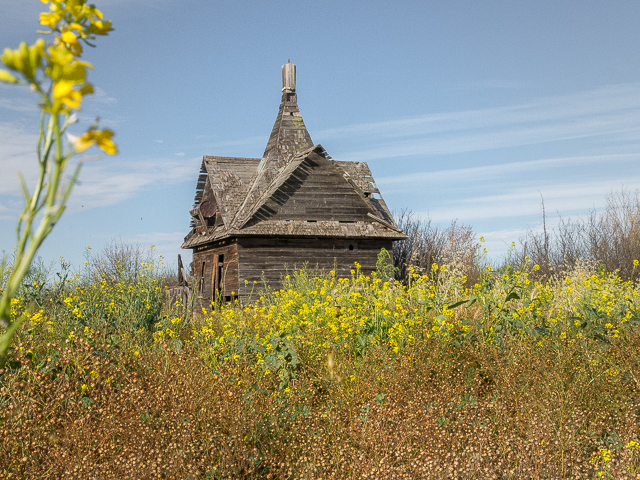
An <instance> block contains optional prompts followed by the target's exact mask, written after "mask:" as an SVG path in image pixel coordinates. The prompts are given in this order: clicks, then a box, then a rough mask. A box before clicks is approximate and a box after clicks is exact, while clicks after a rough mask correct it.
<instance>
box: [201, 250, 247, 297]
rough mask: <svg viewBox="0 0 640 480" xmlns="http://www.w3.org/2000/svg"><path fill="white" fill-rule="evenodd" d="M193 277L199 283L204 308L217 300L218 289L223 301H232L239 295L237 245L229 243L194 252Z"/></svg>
mask: <svg viewBox="0 0 640 480" xmlns="http://www.w3.org/2000/svg"><path fill="white" fill-rule="evenodd" d="M221 243H222V242H221ZM221 257H222V259H223V261H222V262H221V261H220V258H221ZM193 277H194V279H195V280H196V281H197V282H198V285H197V288H198V295H199V296H200V298H201V304H202V306H205V307H206V306H208V305H210V304H211V302H213V301H215V300H216V295H215V293H216V291H217V290H218V289H220V294H221V295H222V297H223V298H222V300H223V301H228V300H230V299H232V298H233V297H234V296H236V295H237V293H238V285H239V283H238V248H237V244H236V243H235V242H227V243H226V244H222V245H220V244H218V245H213V246H207V247H199V248H198V249H196V250H195V251H194V252H193Z"/></svg>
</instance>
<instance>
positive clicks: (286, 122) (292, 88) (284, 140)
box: [234, 61, 313, 222]
mask: <svg viewBox="0 0 640 480" xmlns="http://www.w3.org/2000/svg"><path fill="white" fill-rule="evenodd" d="M311 147H313V141H312V140H311V136H310V135H309V132H307V127H305V125H304V121H303V120H302V115H300V109H299V108H298V96H297V94H296V66H295V65H294V64H293V63H290V62H289V61H287V63H285V64H284V65H282V100H281V102H280V109H279V111H278V116H277V117H276V122H275V123H274V125H273V130H271V136H270V137H269V142H268V143H267V148H266V149H265V151H264V154H263V155H262V160H261V161H260V165H258V170H257V171H256V173H255V175H254V177H253V179H252V182H251V189H250V191H249V193H248V195H247V198H246V200H245V202H244V204H243V205H242V207H241V208H240V211H239V212H238V215H239V216H242V213H243V212H244V211H245V210H247V209H249V208H251V206H252V205H253V204H254V203H255V202H257V201H258V199H259V198H260V197H261V196H262V194H263V193H264V192H265V191H266V190H267V188H268V187H269V185H270V184H271V182H272V181H273V179H274V178H275V177H276V176H277V175H278V173H279V172H281V171H282V169H283V168H285V167H286V166H287V165H288V164H289V162H290V161H291V159H292V158H293V157H294V156H295V154H296V153H298V152H301V151H302V150H306V149H308V148H311ZM234 222H235V221H234Z"/></svg>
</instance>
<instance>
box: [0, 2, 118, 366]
mask: <svg viewBox="0 0 640 480" xmlns="http://www.w3.org/2000/svg"><path fill="white" fill-rule="evenodd" d="M41 2H42V3H44V4H45V5H47V6H48V7H49V11H48V12H44V13H42V14H40V23H41V24H42V25H43V26H44V27H46V28H47V30H45V31H39V32H38V33H41V34H44V35H51V36H52V38H51V37H49V38H50V40H45V39H44V38H39V39H38V40H37V41H36V42H35V43H34V44H33V45H31V46H29V45H27V44H26V43H24V42H23V43H21V44H20V46H19V47H18V48H17V49H15V50H12V49H10V48H7V49H5V50H4V52H3V54H2V55H1V56H0V60H1V61H2V63H3V64H4V66H5V67H6V69H0V81H2V82H5V83H12V84H18V85H28V86H29V87H30V88H31V90H32V91H33V92H34V93H35V94H36V95H37V96H38V105H39V106H40V109H41V115H40V134H39V137H38V143H37V156H38V164H39V173H38V179H37V181H36V184H35V186H34V187H33V190H32V191H29V189H28V187H27V185H26V183H25V181H24V178H23V177H22V176H21V175H19V180H20V185H21V187H22V192H23V195H24V199H25V206H24V209H23V210H22V213H21V215H20V217H19V219H18V224H17V228H16V231H17V246H16V249H15V255H14V259H13V265H12V268H11V269H10V273H9V275H8V277H7V278H6V281H5V283H4V288H3V290H2V297H1V298H0V327H3V328H4V329H6V330H5V332H4V333H3V335H2V336H1V337H0V368H2V367H3V366H4V363H5V360H6V355H7V351H8V349H9V345H10V342H11V338H12V337H13V335H14V333H15V332H16V330H17V328H18V327H19V326H20V324H21V323H22V321H24V320H25V317H24V315H23V316H21V317H19V318H17V319H16V318H13V319H12V318H11V299H12V298H14V297H15V295H16V294H17V292H18V290H19V289H20V287H21V285H22V282H23V280H24V277H25V275H26V274H27V271H28V269H29V266H30V265H31V262H32V260H33V258H34V256H35V254H36V252H37V250H38V248H39V247H40V245H41V244H42V242H43V241H44V239H45V238H46V237H47V235H48V234H49V233H50V232H51V230H52V229H53V227H54V226H55V224H56V223H57V222H58V220H59V219H60V217H61V215H62V213H63V212H64V210H65V208H66V205H67V200H68V198H69V194H70V193H71V189H72V187H73V185H74V183H75V181H76V179H77V177H78V173H79V171H80V166H81V163H78V165H77V166H76V167H75V169H74V171H73V173H72V174H71V177H70V179H69V180H68V181H66V182H65V181H64V180H63V179H64V178H65V173H66V172H67V170H68V169H69V166H70V160H71V159H72V158H73V157H74V155H76V154H77V153H79V152H82V151H84V150H86V149H88V148H89V147H91V146H93V145H96V146H98V147H99V148H100V149H101V150H103V151H104V152H105V153H107V154H109V155H113V154H115V153H117V147H116V145H115V143H114V142H113V140H112V137H113V132H112V131H110V130H108V129H104V130H98V128H97V125H96V124H94V125H92V126H90V127H89V128H88V129H87V130H86V131H85V132H84V133H83V134H81V135H79V136H74V135H71V134H70V133H69V132H68V128H69V127H70V126H71V125H73V124H74V123H76V122H77V121H78V117H77V112H78V111H79V110H80V109H81V106H82V101H83V99H84V97H85V96H86V95H89V94H91V93H93V85H92V84H91V83H89V82H88V81H87V70H88V69H90V68H93V66H92V65H91V64H90V63H88V62H86V61H83V60H81V59H80V57H81V55H82V52H83V46H84V45H87V46H93V44H92V43H91V42H93V41H94V40H95V39H96V38H97V36H99V35H107V34H108V33H109V32H110V31H111V30H112V28H111V22H110V21H106V20H104V19H103V15H102V12H100V10H98V9H97V8H96V7H95V6H94V5H90V4H87V3H86V0H41ZM96 123H97V122H96ZM5 268H6V260H5V259H3V260H2V262H1V264H0V270H1V271H4V270H5Z"/></svg>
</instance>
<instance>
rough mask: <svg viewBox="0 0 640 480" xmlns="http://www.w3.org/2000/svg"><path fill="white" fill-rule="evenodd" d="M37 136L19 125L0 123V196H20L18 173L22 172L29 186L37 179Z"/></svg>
mask: <svg viewBox="0 0 640 480" xmlns="http://www.w3.org/2000/svg"><path fill="white" fill-rule="evenodd" d="M37 141H38V136H37V135H36V134H33V133H30V132H28V131H26V130H24V129H23V128H21V127H20V126H19V125H17V124H14V123H9V122H0V162H2V175H0V195H7V194H8V195H19V194H20V185H19V184H18V177H17V174H18V172H21V173H22V175H23V176H24V178H25V181H26V182H27V184H28V185H29V184H31V183H32V182H33V181H35V180H36V178H37V173H38V162H37V158H36V157H35V153H34V152H35V148H36V144H37Z"/></svg>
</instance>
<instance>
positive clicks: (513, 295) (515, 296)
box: [504, 292, 520, 303]
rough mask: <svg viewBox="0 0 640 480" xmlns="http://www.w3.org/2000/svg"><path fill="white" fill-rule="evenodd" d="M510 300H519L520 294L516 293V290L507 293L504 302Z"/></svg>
mask: <svg viewBox="0 0 640 480" xmlns="http://www.w3.org/2000/svg"><path fill="white" fill-rule="evenodd" d="M511 300H520V295H518V294H517V293H516V292H511V293H510V294H509V295H507V298H505V299H504V303H507V302H510V301H511Z"/></svg>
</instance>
